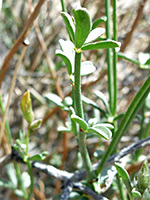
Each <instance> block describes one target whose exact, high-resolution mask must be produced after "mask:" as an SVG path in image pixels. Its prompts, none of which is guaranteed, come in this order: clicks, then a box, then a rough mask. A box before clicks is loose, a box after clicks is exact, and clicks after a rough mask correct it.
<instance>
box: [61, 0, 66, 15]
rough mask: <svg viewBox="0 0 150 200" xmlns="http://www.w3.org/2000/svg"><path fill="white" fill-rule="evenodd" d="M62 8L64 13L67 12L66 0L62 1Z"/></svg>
mask: <svg viewBox="0 0 150 200" xmlns="http://www.w3.org/2000/svg"><path fill="white" fill-rule="evenodd" d="M61 7H62V11H63V12H67V9H66V6H65V3H64V0H61Z"/></svg>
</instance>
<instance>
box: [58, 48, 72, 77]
mask: <svg viewBox="0 0 150 200" xmlns="http://www.w3.org/2000/svg"><path fill="white" fill-rule="evenodd" d="M56 55H57V56H59V57H60V58H61V59H62V60H63V61H64V63H65V64H66V67H67V71H68V74H69V75H71V74H72V65H71V62H70V60H69V58H68V57H67V56H66V55H65V53H64V52H63V51H61V50H56Z"/></svg>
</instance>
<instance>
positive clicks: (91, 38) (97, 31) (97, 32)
mask: <svg viewBox="0 0 150 200" xmlns="http://www.w3.org/2000/svg"><path fill="white" fill-rule="evenodd" d="M104 33H105V29H104V28H95V29H93V30H92V31H91V32H90V34H89V35H88V37H87V39H86V41H85V44H87V43H90V42H93V41H95V40H96V39H97V38H99V37H100V36H101V35H103V34H104Z"/></svg>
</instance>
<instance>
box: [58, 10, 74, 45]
mask: <svg viewBox="0 0 150 200" xmlns="http://www.w3.org/2000/svg"><path fill="white" fill-rule="evenodd" d="M61 16H62V18H63V20H64V22H65V25H66V28H67V31H68V33H69V35H70V37H71V38H70V39H71V40H72V41H73V42H74V40H75V26H74V23H73V20H72V17H71V16H70V15H69V14H68V13H66V12H61Z"/></svg>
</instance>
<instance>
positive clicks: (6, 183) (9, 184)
mask: <svg viewBox="0 0 150 200" xmlns="http://www.w3.org/2000/svg"><path fill="white" fill-rule="evenodd" d="M0 187H3V188H7V189H15V185H13V183H12V182H10V181H7V180H2V179H0Z"/></svg>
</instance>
